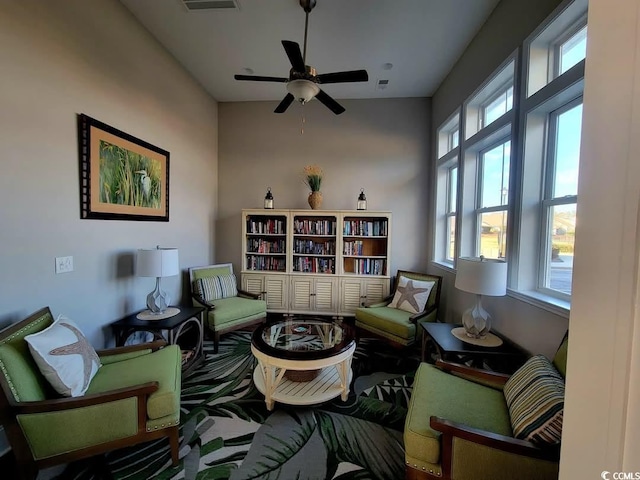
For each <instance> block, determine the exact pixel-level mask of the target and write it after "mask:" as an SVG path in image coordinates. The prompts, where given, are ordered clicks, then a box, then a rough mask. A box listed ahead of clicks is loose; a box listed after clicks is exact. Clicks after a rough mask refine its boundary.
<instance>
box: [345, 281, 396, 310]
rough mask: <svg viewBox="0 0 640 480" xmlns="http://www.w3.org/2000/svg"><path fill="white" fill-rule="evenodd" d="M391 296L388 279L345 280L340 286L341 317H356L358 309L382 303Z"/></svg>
mask: <svg viewBox="0 0 640 480" xmlns="http://www.w3.org/2000/svg"><path fill="white" fill-rule="evenodd" d="M388 294H389V280H388V279H386V278H367V279H360V278H355V277H353V278H343V279H342V281H341V284H340V309H339V314H340V315H354V314H355V312H356V308H358V307H364V306H365V305H367V304H371V303H376V302H380V301H382V300H383V299H384V298H385V297H386V296H387V295H388Z"/></svg>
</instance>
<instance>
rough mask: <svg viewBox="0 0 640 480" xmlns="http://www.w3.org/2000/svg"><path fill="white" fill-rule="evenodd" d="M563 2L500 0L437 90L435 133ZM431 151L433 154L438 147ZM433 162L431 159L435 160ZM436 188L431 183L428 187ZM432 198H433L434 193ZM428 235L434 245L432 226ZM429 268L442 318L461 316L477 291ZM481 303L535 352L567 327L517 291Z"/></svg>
mask: <svg viewBox="0 0 640 480" xmlns="http://www.w3.org/2000/svg"><path fill="white" fill-rule="evenodd" d="M560 3H561V2H560V1H558V0H539V1H536V2H530V1H523V0H502V1H501V2H500V3H499V4H498V6H497V7H496V8H495V10H494V11H493V12H492V14H491V16H490V17H489V19H488V20H487V22H486V23H485V24H484V25H483V26H482V28H481V29H480V31H479V32H478V34H477V35H476V37H475V38H474V39H473V40H472V42H471V43H470V44H469V46H468V47H467V50H466V51H465V52H464V54H463V55H462V57H461V58H460V60H459V61H458V62H457V63H456V65H455V66H454V68H453V69H452V70H451V72H450V73H449V75H448V76H447V78H446V79H445V80H444V82H443V83H442V84H441V85H440V87H439V88H438V90H437V91H436V93H435V94H434V96H433V99H432V102H433V104H432V106H433V117H432V121H433V123H432V127H433V132H432V135H435V130H436V129H437V128H438V126H440V125H441V124H442V122H444V121H445V120H446V119H447V118H448V117H449V116H450V115H451V114H452V113H453V112H454V111H455V109H456V108H457V107H459V106H460V105H461V104H462V102H464V100H465V99H466V98H467V97H468V96H470V95H471V94H472V93H473V92H474V91H475V90H476V89H477V88H478V87H479V86H480V85H481V84H482V82H483V81H484V80H486V79H487V78H488V77H489V75H491V74H492V73H493V72H494V71H495V70H496V68H497V67H499V66H500V65H501V64H502V63H503V62H504V61H505V60H506V58H507V57H508V56H509V55H511V54H512V53H513V52H514V51H515V50H516V49H517V48H518V47H519V45H521V44H522V42H523V41H524V39H525V38H526V37H528V36H529V34H530V33H531V32H532V31H533V30H534V29H535V28H536V27H537V26H538V25H539V24H540V23H541V22H542V21H543V20H544V19H545V18H546V17H547V16H548V15H549V14H550V13H551V12H552V11H553V10H554V8H555V7H557V6H558V4H560ZM431 155H432V157H431V158H432V159H435V157H436V152H435V148H434V149H433V151H432V152H431ZM434 163H435V160H432V165H433V164H434ZM432 169H433V166H432ZM434 189H435V185H434V184H432V187H431V188H430V190H434ZM430 200H431V201H433V197H430ZM431 210H432V209H431ZM432 214H433V212H432V211H430V215H432ZM429 225H430V226H431V225H433V223H432V222H429ZM427 238H429V239H430V240H429V246H430V247H431V241H432V238H433V229H432V228H429V232H428V236H427ZM428 270H429V271H430V272H431V273H436V274H438V275H442V276H443V277H444V279H443V290H442V297H441V314H440V317H441V320H445V321H448V322H459V321H460V317H461V315H462V312H463V311H464V310H465V309H466V308H468V307H469V306H470V305H471V304H472V303H473V296H472V295H470V294H467V293H464V292H461V291H459V290H457V289H456V288H455V287H454V282H455V274H454V272H453V271H451V270H450V269H445V268H441V267H439V266H437V265H434V264H432V265H431V266H430V267H429V269H428ZM483 303H484V304H485V306H486V307H487V308H488V309H489V311H490V312H491V314H492V316H493V325H494V327H495V328H496V330H498V331H499V332H501V333H503V334H505V335H506V336H507V337H509V338H511V339H512V340H513V341H515V342H516V343H518V344H519V345H522V346H523V347H524V348H526V349H527V350H529V351H530V352H533V353H543V354H545V355H547V356H552V355H553V354H554V352H555V350H556V349H557V347H558V345H559V344H560V342H561V340H562V337H563V336H564V333H565V332H566V330H567V327H568V319H567V318H564V317H562V316H559V315H556V314H554V313H551V312H550V311H547V310H544V309H542V308H539V307H537V306H534V305H531V304H529V303H526V302H523V301H521V300H518V299H516V298H513V297H509V296H506V297H492V298H486V299H483Z"/></svg>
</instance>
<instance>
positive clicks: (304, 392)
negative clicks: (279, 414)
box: [251, 318, 356, 410]
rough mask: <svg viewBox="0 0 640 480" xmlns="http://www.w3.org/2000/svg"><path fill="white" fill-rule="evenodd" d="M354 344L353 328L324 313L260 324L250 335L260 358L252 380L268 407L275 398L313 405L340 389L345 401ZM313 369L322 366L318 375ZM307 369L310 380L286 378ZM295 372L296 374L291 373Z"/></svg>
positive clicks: (303, 374)
mask: <svg viewBox="0 0 640 480" xmlns="http://www.w3.org/2000/svg"><path fill="white" fill-rule="evenodd" d="M355 349H356V341H355V335H354V332H353V328H352V327H351V326H349V325H346V324H341V323H338V322H331V321H326V320H323V319H319V318H318V319H309V318H292V319H286V320H281V321H277V322H273V323H268V324H263V325H260V326H259V327H258V328H257V329H256V330H255V331H254V332H253V337H252V339H251V351H252V352H253V354H254V355H255V357H256V358H257V360H258V365H257V366H256V368H255V370H254V372H253V381H254V383H255V385H256V387H257V388H258V390H259V391H260V392H261V393H263V394H264V396H265V403H266V404H267V409H268V410H273V405H274V402H276V401H277V402H281V403H286V404H288V405H313V404H316V403H322V402H326V401H328V400H331V399H333V398H335V397H337V396H338V395H341V396H342V400H343V401H345V400H346V399H347V397H348V395H349V384H350V383H351V378H352V371H351V359H352V358H353V352H354V351H355ZM313 370H319V372H317V376H315V377H314V378H311V377H313V376H314V375H315V372H313ZM287 371H294V372H296V373H298V374H299V375H297V378H300V377H302V378H304V377H305V375H308V377H309V378H311V379H310V380H308V381H296V380H291V379H289V378H287V375H285V374H286V372H287ZM291 377H292V378H296V376H291Z"/></svg>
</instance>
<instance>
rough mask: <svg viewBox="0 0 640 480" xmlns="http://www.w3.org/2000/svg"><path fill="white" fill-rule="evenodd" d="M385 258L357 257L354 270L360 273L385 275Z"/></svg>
mask: <svg viewBox="0 0 640 480" xmlns="http://www.w3.org/2000/svg"><path fill="white" fill-rule="evenodd" d="M384 266H385V260H381V259H380V260H379V259H372V258H362V259H360V258H355V259H354V260H353V268H354V270H353V272H354V273H358V274H360V275H384Z"/></svg>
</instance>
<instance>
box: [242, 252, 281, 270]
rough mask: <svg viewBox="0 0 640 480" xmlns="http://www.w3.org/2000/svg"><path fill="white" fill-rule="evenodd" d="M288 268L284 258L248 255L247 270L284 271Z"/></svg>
mask: <svg viewBox="0 0 640 480" xmlns="http://www.w3.org/2000/svg"><path fill="white" fill-rule="evenodd" d="M286 269H287V265H286V263H285V260H284V258H280V257H258V256H255V255H249V256H247V270H257V271H269V272H284V271H286Z"/></svg>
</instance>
